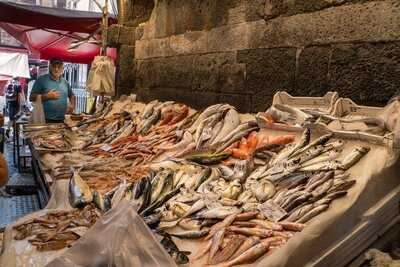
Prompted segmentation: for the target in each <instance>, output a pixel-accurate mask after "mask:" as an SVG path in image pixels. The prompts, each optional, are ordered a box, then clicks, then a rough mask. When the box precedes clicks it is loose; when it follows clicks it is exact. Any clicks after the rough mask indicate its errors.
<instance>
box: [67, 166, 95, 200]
mask: <svg viewBox="0 0 400 267" xmlns="http://www.w3.org/2000/svg"><path fill="white" fill-rule="evenodd" d="M72 172H73V175H72V177H71V179H70V180H69V201H70V204H71V206H72V207H74V208H76V207H83V206H85V205H87V204H89V203H90V202H92V200H93V194H92V191H91V190H90V188H89V186H88V184H87V183H86V182H85V181H84V180H83V179H82V177H81V176H80V175H79V171H76V170H73V171H72Z"/></svg>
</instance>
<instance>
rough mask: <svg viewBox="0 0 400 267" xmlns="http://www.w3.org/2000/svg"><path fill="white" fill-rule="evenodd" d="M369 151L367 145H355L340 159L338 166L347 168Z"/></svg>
mask: <svg viewBox="0 0 400 267" xmlns="http://www.w3.org/2000/svg"><path fill="white" fill-rule="evenodd" d="M369 151H370V148H369V147H364V146H362V147H356V148H355V149H354V150H353V151H351V152H350V153H349V154H347V156H346V157H345V158H344V159H343V160H342V164H341V165H340V168H341V169H343V170H347V169H349V168H351V167H352V166H353V165H354V164H356V163H357V162H358V161H359V160H360V159H361V158H362V157H364V156H365V155H366V154H367V153H368V152H369Z"/></svg>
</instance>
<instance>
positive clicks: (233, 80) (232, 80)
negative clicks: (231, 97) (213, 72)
mask: <svg viewBox="0 0 400 267" xmlns="http://www.w3.org/2000/svg"><path fill="white" fill-rule="evenodd" d="M245 84H246V64H232V65H231V64H227V65H223V66H221V68H220V69H219V76H218V83H217V91H219V92H222V93H241V94H242V93H245V92H246V90H245Z"/></svg>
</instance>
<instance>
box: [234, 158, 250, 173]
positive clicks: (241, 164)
mask: <svg viewBox="0 0 400 267" xmlns="http://www.w3.org/2000/svg"><path fill="white" fill-rule="evenodd" d="M246 169H247V160H239V161H236V163H235V167H233V173H243V172H245V171H246Z"/></svg>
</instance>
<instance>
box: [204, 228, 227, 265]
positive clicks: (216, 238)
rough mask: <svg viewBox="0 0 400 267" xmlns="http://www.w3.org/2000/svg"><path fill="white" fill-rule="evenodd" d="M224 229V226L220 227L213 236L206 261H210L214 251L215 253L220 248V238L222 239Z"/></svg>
mask: <svg viewBox="0 0 400 267" xmlns="http://www.w3.org/2000/svg"><path fill="white" fill-rule="evenodd" d="M225 231H226V228H222V229H221V230H219V231H218V232H217V233H216V234H215V235H214V236H213V238H212V244H211V248H210V253H209V255H208V262H211V260H212V259H213V258H214V256H215V253H217V251H218V249H219V248H220V246H221V243H222V240H223V239H224V235H225Z"/></svg>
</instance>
